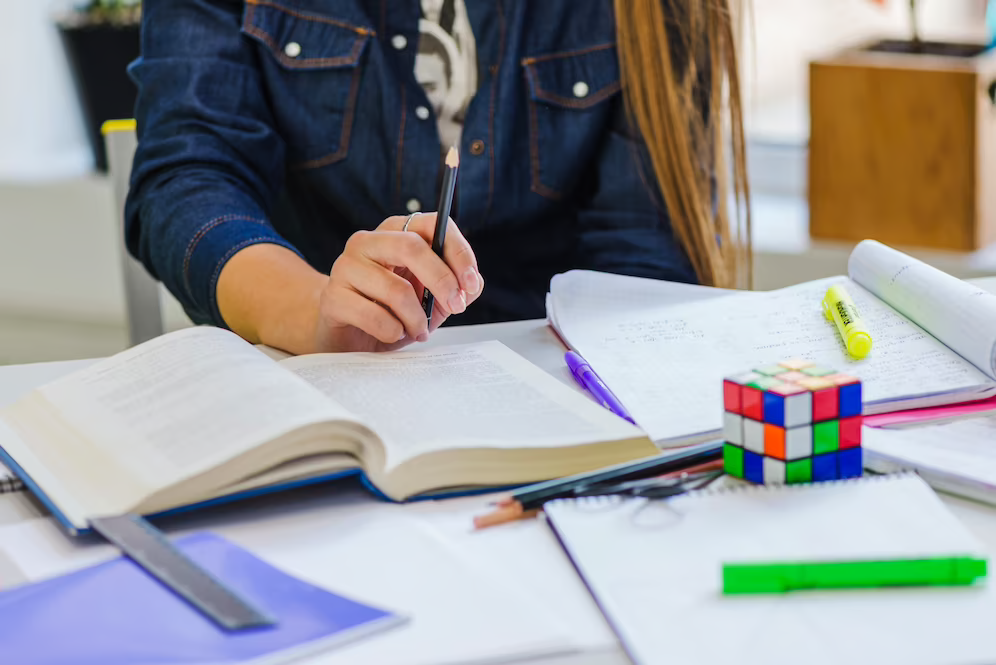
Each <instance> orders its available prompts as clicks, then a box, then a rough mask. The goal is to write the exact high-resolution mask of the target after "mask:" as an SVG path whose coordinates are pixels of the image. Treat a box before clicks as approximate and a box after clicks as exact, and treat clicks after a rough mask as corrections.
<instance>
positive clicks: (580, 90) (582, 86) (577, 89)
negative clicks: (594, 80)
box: [574, 81, 588, 99]
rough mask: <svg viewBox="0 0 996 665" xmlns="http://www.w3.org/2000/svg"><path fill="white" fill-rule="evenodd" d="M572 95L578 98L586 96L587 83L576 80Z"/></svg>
mask: <svg viewBox="0 0 996 665" xmlns="http://www.w3.org/2000/svg"><path fill="white" fill-rule="evenodd" d="M574 96H575V97H577V98H578V99H581V98H582V97H587V96H588V84H587V83H585V82H584V81H578V82H577V83H575V84H574Z"/></svg>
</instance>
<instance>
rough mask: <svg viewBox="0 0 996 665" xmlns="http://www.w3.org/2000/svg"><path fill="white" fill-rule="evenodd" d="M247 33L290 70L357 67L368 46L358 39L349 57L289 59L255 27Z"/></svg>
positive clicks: (360, 38)
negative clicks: (267, 47) (365, 46)
mask: <svg viewBox="0 0 996 665" xmlns="http://www.w3.org/2000/svg"><path fill="white" fill-rule="evenodd" d="M245 31H246V32H247V33H249V34H250V35H253V36H254V37H257V38H259V40H260V41H262V42H263V43H264V44H266V45H267V46H269V47H270V51H271V52H272V54H273V57H275V58H276V59H277V61H278V62H279V63H280V64H282V65H283V66H285V67H287V68H289V69H311V68H314V67H341V66H343V65H355V64H356V62H357V61H358V60H359V57H360V53H361V52H362V50H363V45H364V44H366V41H367V39H366V37H357V38H356V39H355V40H354V41H353V48H352V50H351V51H350V53H349V55H340V56H338V57H335V58H289V57H287V56H286V55H285V54H284V53H283V52H282V51H281V50H280V47H279V46H278V45H277V43H276V42H274V41H273V39H272V38H271V37H270V36H269V35H268V34H266V33H265V32H263V31H262V30H260V29H259V28H257V27H256V26H254V25H251V26H247V27H246V28H245Z"/></svg>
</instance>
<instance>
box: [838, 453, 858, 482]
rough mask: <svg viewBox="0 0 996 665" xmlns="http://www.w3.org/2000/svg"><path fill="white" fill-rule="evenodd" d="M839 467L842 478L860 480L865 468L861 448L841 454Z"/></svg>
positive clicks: (839, 454)
mask: <svg viewBox="0 0 996 665" xmlns="http://www.w3.org/2000/svg"><path fill="white" fill-rule="evenodd" d="M837 455H838V456H839V460H838V466H839V467H840V477H841V478H858V477H860V476H861V474H862V468H863V466H864V464H863V460H862V456H861V448H846V449H844V450H842V451H840V452H839V453H837Z"/></svg>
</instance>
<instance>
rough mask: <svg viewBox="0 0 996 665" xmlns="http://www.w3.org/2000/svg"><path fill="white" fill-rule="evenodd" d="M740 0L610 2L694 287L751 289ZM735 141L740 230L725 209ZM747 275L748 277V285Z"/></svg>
mask: <svg viewBox="0 0 996 665" xmlns="http://www.w3.org/2000/svg"><path fill="white" fill-rule="evenodd" d="M734 2H737V3H738V6H737V8H736V9H737V10H738V11H739V9H740V8H739V0H615V11H616V32H617V39H618V52H619V64H620V68H621V73H622V76H621V78H622V87H623V94H624V97H625V100H626V106H627V110H628V113H629V115H630V118H631V120H632V122H633V123H634V124H635V125H636V127H637V128H638V129H639V131H640V133H641V134H642V136H643V138H644V140H645V142H646V144H647V148H648V152H649V157H650V160H649V161H650V164H649V166H650V167H651V168H652V170H653V173H654V176H655V178H656V181H657V184H658V185H659V187H660V192H661V194H662V196H663V198H664V203H665V205H666V206H667V209H668V214H669V216H670V218H671V227H672V230H673V232H674V235H675V237H676V238H677V240H678V242H680V243H681V246H682V247H683V248H684V249H685V252H686V253H687V254H688V257H689V259H691V262H692V266H693V267H694V268H695V272H696V273H697V275H698V278H699V281H700V282H702V283H703V284H709V285H712V286H723V287H732V286H738V285H744V284H749V283H750V270H751V266H750V263H751V261H750V191H749V187H748V183H747V165H746V147H745V144H744V128H743V114H742V106H741V98H740V76H739V71H738V63H737V38H736V34H737V32H738V31H737V29H736V27H735V24H736V23H738V21H739V18H740V14H739V13H738V14H737V15H736V16H735V15H734V13H733V9H734V8H733V7H731V3H734ZM727 131H729V136H730V139H731V143H732V146H731V147H732V151H731V154H732V158H733V192H734V194H735V201H736V215H735V218H736V220H737V224H736V228H731V217H730V214H729V210H728V206H727V192H728V189H727V188H728V186H729V176H728V172H727V165H726V164H727V160H726V145H727V142H726V136H727ZM745 277H746V279H745Z"/></svg>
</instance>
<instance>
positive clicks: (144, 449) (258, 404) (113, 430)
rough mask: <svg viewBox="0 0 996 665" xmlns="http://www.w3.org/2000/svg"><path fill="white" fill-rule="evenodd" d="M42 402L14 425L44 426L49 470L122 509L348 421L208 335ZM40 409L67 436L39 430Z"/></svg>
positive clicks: (277, 371)
mask: <svg viewBox="0 0 996 665" xmlns="http://www.w3.org/2000/svg"><path fill="white" fill-rule="evenodd" d="M37 395H38V396H40V397H41V400H39V399H38V398H37V397H36V398H34V400H33V401H32V398H31V397H29V398H28V401H26V402H25V404H26V405H27V406H26V407H22V406H21V405H17V406H15V407H13V408H12V409H11V410H10V411H9V412H8V413H6V414H5V418H6V419H9V420H11V421H12V422H14V423H15V424H16V425H17V426H18V427H19V428H20V429H21V430H22V432H23V431H24V430H25V428H27V430H28V431H29V433H30V432H36V431H38V430H39V428H42V430H41V433H42V435H41V436H36V437H32V440H31V446H32V447H34V448H39V450H36V451H35V453H36V455H38V456H40V457H42V458H44V460H45V461H44V466H46V467H48V468H47V469H46V471H47V472H51V473H55V474H56V475H62V477H63V480H64V481H65V482H67V483H71V484H74V485H81V484H82V485H86V486H89V487H90V488H91V489H92V490H93V492H92V493H96V494H99V495H104V494H107V495H111V494H114V493H115V491H118V492H119V493H120V494H121V495H120V496H118V497H117V499H116V500H117V501H118V502H123V501H126V500H128V501H131V500H136V499H141V498H143V497H144V496H146V495H147V494H149V493H151V492H152V491H153V490H156V489H160V488H164V487H169V486H170V485H172V484H174V483H176V482H178V481H180V480H182V479H185V478H187V477H190V476H192V475H194V474H197V473H200V472H203V471H206V470H209V469H212V468H214V467H215V466H217V465H220V464H222V463H224V462H226V461H227V460H230V459H232V458H234V457H236V456H238V455H240V454H242V453H245V452H246V451H249V450H251V449H253V448H254V447H256V446H258V445H260V444H262V443H264V442H267V441H269V440H271V439H274V438H276V437H278V436H280V435H282V434H284V433H287V432H289V431H292V430H295V429H297V428H300V427H303V426H306V425H310V424H315V423H319V422H324V421H327V420H330V419H335V418H337V417H345V416H346V414H345V412H343V411H342V410H341V409H338V408H337V407H336V406H335V405H333V404H331V403H330V402H329V401H328V400H326V399H325V398H324V396H323V395H322V394H321V393H319V392H318V391H316V390H314V389H313V388H312V387H311V386H309V385H308V384H306V383H305V382H303V381H301V380H300V379H299V378H297V377H295V376H293V375H292V374H290V373H288V372H286V371H285V370H283V369H281V368H280V366H279V365H278V364H277V363H275V362H274V361H272V360H270V359H269V358H267V357H266V356H265V355H263V354H261V353H260V352H258V351H257V350H256V349H254V348H253V346H252V345H250V344H248V343H246V342H245V341H243V340H242V339H241V338H239V337H238V336H237V335H235V334H234V333H231V332H228V331H225V330H221V329H218V328H208V327H198V328H191V329H186V330H182V331H179V332H176V333H172V334H168V335H164V336H162V337H158V338H156V339H154V340H152V341H150V342H146V343H145V344H142V345H139V346H137V347H135V348H132V349H129V350H128V351H125V352H123V353H121V354H118V355H116V356H114V357H111V358H108V359H106V360H103V361H101V362H98V363H96V364H95V365H93V366H91V367H89V368H87V369H85V370H83V371H82V372H78V373H76V374H72V375H70V376H68V377H65V378H63V379H60V380H58V381H55V382H54V383H51V384H49V385H47V386H44V387H42V388H41V389H39V390H38V391H37ZM32 405H34V406H35V407H36V408H39V409H42V410H43V411H42V413H44V412H45V411H46V410H47V411H48V412H49V413H51V414H52V415H54V416H57V417H58V418H57V422H59V423H62V424H63V426H64V427H66V428H67V429H65V430H63V432H64V434H65V436H63V437H57V436H45V435H44V434H45V432H44V429H43V428H44V427H46V426H52V425H51V424H50V423H48V422H46V423H41V424H39V423H38V422H37V421H38V420H39V418H38V414H37V412H36V416H35V418H34V419H32V418H30V417H25V415H24V414H25V409H26V408H30V407H31V406H32ZM53 420H54V419H53ZM8 452H10V453H11V454H12V455H13V456H14V457H15V458H16V459H22V456H19V455H18V454H17V453H16V452H14V451H11V450H8ZM27 470H28V472H29V474H30V473H31V469H27ZM60 471H61V472H62V473H61V474H60V473H59V472H60ZM124 488H127V491H125V490H124Z"/></svg>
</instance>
